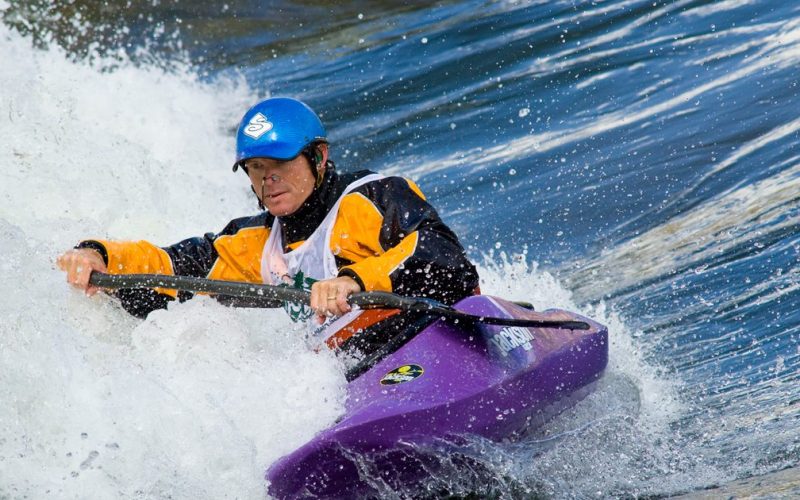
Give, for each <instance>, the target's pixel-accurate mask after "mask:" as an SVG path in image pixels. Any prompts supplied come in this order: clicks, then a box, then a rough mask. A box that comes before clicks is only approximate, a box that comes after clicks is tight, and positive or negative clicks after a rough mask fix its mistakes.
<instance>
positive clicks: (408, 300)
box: [89, 271, 590, 330]
mask: <svg viewBox="0 0 800 500" xmlns="http://www.w3.org/2000/svg"><path fill="white" fill-rule="evenodd" d="M89 283H90V284H92V285H94V286H98V287H101V288H113V289H118V288H166V289H170V290H180V291H185V292H206V293H212V294H215V295H223V296H232V297H245V298H247V299H248V302H249V303H250V304H252V305H254V306H258V305H262V307H275V304H276V302H294V303H298V304H306V305H308V304H309V303H310V301H311V294H309V293H308V292H306V291H304V290H299V289H297V288H291V287H288V286H276V285H262V284H257V283H243V282H239V281H221V280H210V279H205V278H195V277H193V276H168V275H160V274H105V273H100V272H97V271H95V272H93V273H92V274H91V276H90V277H89ZM348 302H349V303H350V304H351V305H357V306H359V307H361V308H362V309H400V310H403V311H414V312H421V313H427V314H430V315H433V316H440V317H442V318H445V319H448V320H453V321H465V322H470V323H483V324H486V325H501V326H522V327H538V328H565V329H570V330H588V329H589V328H590V326H589V324H588V323H585V322H583V321H570V320H567V321H559V320H538V319H521V318H496V317H491V316H476V315H474V314H468V313H464V312H461V311H457V310H456V309H453V308H452V307H450V306H447V305H445V304H442V303H440V302H437V301H435V300H431V299H425V298H418V297H403V296H400V295H396V294H393V293H388V292H359V293H354V294H353V295H351V296H350V297H349V300H348Z"/></svg>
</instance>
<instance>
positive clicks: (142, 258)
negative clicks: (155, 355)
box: [76, 215, 269, 318]
mask: <svg viewBox="0 0 800 500" xmlns="http://www.w3.org/2000/svg"><path fill="white" fill-rule="evenodd" d="M268 233H269V230H268V229H267V228H266V226H265V222H264V216H263V215H262V216H256V217H245V218H242V219H236V220H234V221H231V222H230V223H229V224H228V225H227V226H226V227H225V229H223V230H222V231H221V232H220V233H217V234H214V233H207V234H206V235H204V236H201V237H196V238H189V239H185V240H183V241H180V242H178V243H176V244H174V245H170V246H167V247H159V246H156V245H154V244H152V243H149V242H147V241H112V240H99V239H98V240H86V241H82V242H81V243H79V244H78V245H77V246H76V248H92V249H94V250H97V251H98V252H99V253H100V254H101V255H102V256H103V260H105V262H106V266H107V267H108V272H109V273H111V274H138V273H147V274H165V275H176V276H194V277H200V278H205V277H208V278H212V279H225V280H230V281H249V282H252V281H260V257H261V254H260V249H261V248H262V247H263V241H266V236H267V235H268ZM114 295H115V296H116V297H117V298H119V300H120V303H121V304H122V306H123V307H124V308H125V310H127V311H128V312H129V313H131V314H132V315H134V316H137V317H142V318H143V317H145V316H147V315H148V314H149V313H150V312H152V311H154V310H156V309H163V308H166V307H167V304H168V303H169V302H170V301H172V300H175V299H178V300H180V301H184V300H187V299H189V298H191V297H192V296H193V294H192V293H190V292H177V291H175V290H166V289H162V288H156V289H153V290H149V289H120V290H116V291H115V292H114ZM227 302H231V301H227Z"/></svg>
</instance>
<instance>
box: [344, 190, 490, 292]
mask: <svg viewBox="0 0 800 500" xmlns="http://www.w3.org/2000/svg"><path fill="white" fill-rule="evenodd" d="M331 246H332V249H333V250H334V254H337V253H338V255H337V257H339V259H340V261H342V262H343V263H345V265H343V266H341V267H340V271H339V275H340V276H350V277H352V278H353V279H355V280H356V281H358V282H359V284H360V285H361V287H362V289H364V290H367V291H372V290H379V291H391V292H395V293H398V294H401V295H408V296H418V297H429V298H432V299H435V300H439V301H441V302H444V303H447V304H452V303H454V302H457V301H458V300H460V299H462V298H464V297H466V296H468V295H472V294H474V293H475V291H476V289H477V287H478V273H477V270H476V269H475V266H474V265H473V264H472V263H471V262H470V261H469V260H468V259H467V256H466V253H465V251H464V248H463V247H462V246H461V244H460V243H459V241H458V238H457V237H456V235H455V234H454V233H453V232H452V231H451V230H450V228H448V227H447V226H446V225H445V224H444V222H442V220H441V219H440V218H439V215H438V214H437V213H436V210H435V209H434V208H433V207H432V206H431V205H430V204H429V203H428V202H427V201H425V198H424V196H423V195H422V193H421V192H420V190H419V188H418V187H417V186H416V185H415V184H413V183H412V182H411V181H408V180H406V179H402V178H399V177H389V178H386V179H382V180H380V181H376V182H371V183H369V184H366V185H364V186H362V187H361V188H359V189H358V190H356V191H355V192H353V193H351V194H348V195H347V196H346V197H345V198H344V199H343V200H342V206H341V207H340V210H339V216H337V221H336V224H335V225H334V230H333V237H332V241H331ZM348 262H349V263H348Z"/></svg>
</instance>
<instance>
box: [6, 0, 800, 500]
mask: <svg viewBox="0 0 800 500" xmlns="http://www.w3.org/2000/svg"><path fill="white" fill-rule="evenodd" d="M0 3H2V2H0ZM4 7H5V11H4V12H3V21H4V23H5V24H6V25H7V26H8V27H9V29H11V30H13V31H15V32H18V33H21V34H22V36H23V37H24V38H25V39H26V40H31V41H32V42H33V43H34V44H36V45H37V46H38V47H40V48H43V49H47V48H53V47H56V46H60V47H62V49H60V50H63V51H64V54H65V57H67V58H69V59H74V60H76V61H89V62H86V64H90V63H91V61H92V60H93V58H94V60H96V61H100V62H101V63H102V64H103V65H105V68H104V69H103V71H107V72H110V73H113V72H114V71H115V66H114V63H113V61H114V60H115V59H114V58H115V57H117V58H119V59H120V60H123V59H124V60H125V61H133V62H132V64H134V65H138V66H140V67H153V68H162V69H165V71H167V72H169V71H183V72H185V71H189V72H191V73H193V74H195V75H197V78H198V79H199V81H201V82H212V83H213V82H218V81H223V80H226V81H227V80H231V81H239V82H244V83H242V85H246V86H247V87H248V88H249V89H251V91H252V92H253V94H255V95H259V96H266V95H290V96H295V97H298V98H301V99H303V100H305V101H307V102H308V103H309V104H310V105H311V106H312V107H313V108H315V109H316V110H318V111H319V112H320V114H321V116H322V119H323V121H324V122H325V123H326V125H327V127H328V130H329V133H330V137H331V142H332V147H333V157H334V158H335V159H336V160H337V165H338V166H339V168H340V169H343V170H349V169H357V168H371V169H374V170H379V171H382V172H385V173H390V174H397V175H407V176H410V177H412V178H414V179H415V180H416V181H417V182H418V183H419V184H420V186H421V188H422V189H423V191H425V192H426V193H427V194H428V196H429V199H430V200H431V201H432V202H433V203H434V205H435V206H436V207H437V208H438V209H439V211H440V214H441V215H442V217H443V218H444V219H445V221H446V222H448V223H449V224H450V225H451V226H452V227H453V228H454V229H455V231H456V232H457V233H458V234H459V236H460V238H461V240H462V242H463V243H464V245H465V246H466V247H467V248H468V250H469V253H470V255H471V256H472V257H473V258H474V259H475V260H476V261H479V262H490V261H497V260H502V259H517V260H519V259H523V260H526V261H527V262H529V263H536V264H535V265H536V266H539V268H540V269H542V270H545V271H547V272H548V273H551V274H552V275H553V276H554V277H555V278H557V280H558V281H559V282H560V283H561V284H562V285H563V286H564V287H565V288H566V289H567V290H568V291H570V292H571V294H572V297H573V299H574V300H575V301H576V302H577V303H578V304H582V305H592V306H595V305H597V306H598V307H603V308H605V309H606V310H609V311H613V312H614V314H616V315H618V316H619V317H620V318H622V320H623V321H624V324H625V325H626V328H627V329H628V330H629V331H630V332H632V334H631V343H632V346H633V349H635V351H636V352H637V353H639V355H640V356H641V358H642V359H643V360H644V362H645V363H646V364H647V365H648V366H650V367H652V369H653V370H654V372H655V373H656V374H657V376H658V377H659V378H661V379H663V380H668V381H670V384H671V385H672V386H673V387H674V388H675V391H676V393H677V396H676V397H677V399H678V400H679V401H680V405H681V410H680V411H679V412H677V414H674V415H672V416H670V417H669V419H668V422H666V424H665V426H666V428H667V429H668V430H669V431H668V433H667V434H666V435H660V437H659V438H658V439H649V438H648V430H647V428H646V426H645V427H644V428H643V427H642V426H640V425H637V424H636V422H635V419H634V421H632V420H630V419H626V418H619V419H618V420H615V421H613V422H608V421H604V422H603V423H602V424H598V427H597V428H594V429H589V430H587V431H586V432H584V433H583V434H584V435H583V437H581V438H574V437H571V435H566V434H565V436H566V437H563V439H562V440H561V442H560V444H559V446H560V447H561V448H560V449H561V450H562V451H558V452H553V451H552V450H543V449H542V447H541V446H542V443H543V442H544V441H543V440H536V441H535V444H534V442H530V443H528V444H527V445H526V444H525V443H522V444H517V445H514V446H509V447H507V448H501V449H498V450H495V451H494V452H493V453H494V456H493V457H491V458H490V459H489V463H490V464H492V465H490V469H491V470H493V471H494V474H495V477H496V478H502V480H501V479H497V480H496V481H495V482H493V483H492V484H491V485H490V486H484V487H485V488H489V489H488V490H487V489H483V490H482V489H481V487H480V486H479V485H478V483H475V484H473V483H470V484H466V483H462V484H461V485H459V484H458V478H449V479H448V480H447V481H445V483H444V487H447V488H449V489H450V490H451V491H454V492H456V493H469V492H470V491H477V492H478V494H495V495H500V496H509V497H516V496H544V497H556V498H558V497H575V498H586V497H598V496H599V497H606V496H621V497H637V496H654V497H660V496H668V495H672V494H678V493H683V492H686V491H691V490H697V489H702V488H706V487H710V486H714V485H716V484H719V483H721V482H726V481H730V480H733V479H737V478H747V477H751V476H756V475H760V474H764V473H768V472H772V471H776V470H781V469H784V468H787V467H794V466H797V465H798V463H800V262H799V261H800V114H798V111H799V110H800V95H799V92H800V89H799V88H798V81H799V80H800V71H798V68H800V4H798V3H797V2H781V1H769V0H722V1H708V0H676V1H661V0H647V1H639V0H613V1H578V0H571V1H563V0H562V1H511V0H509V1H499V0H498V1H478V0H465V1H443V2H422V1H412V2H402V3H401V2H388V1H386V2H384V1H374V2H373V1H370V2H367V1H355V2H350V3H348V4H347V5H338V6H335V7H334V6H332V5H331V4H329V3H327V2H314V1H271V2H270V1H268V2H256V1H235V0H230V1H228V2H224V3H221V2H205V1H203V2H188V1H184V2H168V1H157V0H155V1H152V2H129V5H128V6H127V7H126V8H122V7H115V6H114V5H113V4H108V5H106V6H105V7H97V6H91V5H85V4H82V3H80V2H75V3H69V4H67V5H64V6H50V5H49V3H46V2H41V3H37V2H14V1H12V2H8V3H7V5H4ZM91 64H94V63H91ZM126 64H127V63H126ZM176 68H177V69H176ZM229 111H230V116H228V117H226V119H227V120H228V121H227V122H225V124H224V126H223V128H224V129H225V133H226V134H228V135H232V132H233V130H234V127H235V126H236V121H235V119H236V118H235V117H236V116H238V115H239V114H240V112H241V110H240V109H231V110H229ZM213 119H216V118H213ZM200 229H201V230H214V229H215V228H214V227H210V228H206V227H203V228H200ZM532 265H533V264H532ZM508 279H513V276H508ZM613 355H614V353H613V352H612V356H613ZM639 390H640V391H645V390H646V388H642V387H640V388H639ZM651 397H657V396H651ZM567 434H569V433H567ZM587 434H588V435H589V437H586V435H587ZM620 436H627V438H622V437H620ZM617 440H619V441H620V443H621V444H620V443H616V444H615V442H616V441H617ZM570 447H572V450H573V452H574V453H583V456H582V457H579V458H576V457H575V456H571V455H570V452H569V449H570ZM593 460H594V461H595V465H592V464H591V463H590V462H591V461H593ZM527 462H530V463H537V464H538V465H535V466H534V465H531V466H530V467H526V466H523V465H520V463H527ZM515 464H516V465H515ZM554 471H560V472H554ZM565 471H566V472H565ZM440 486H441V485H440ZM471 488H472V490H470V489H471ZM0 492H2V490H0Z"/></svg>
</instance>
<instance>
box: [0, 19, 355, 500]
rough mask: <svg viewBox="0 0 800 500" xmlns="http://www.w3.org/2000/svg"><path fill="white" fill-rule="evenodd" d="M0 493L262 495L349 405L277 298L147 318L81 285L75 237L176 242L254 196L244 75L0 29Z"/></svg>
mask: <svg viewBox="0 0 800 500" xmlns="http://www.w3.org/2000/svg"><path fill="white" fill-rule="evenodd" d="M0 60H2V61H4V64H3V71H2V72H0V89H2V91H0V136H2V137H3V145H2V146H1V147H0V164H1V165H2V169H3V182H2V184H1V187H0V247H1V249H2V253H3V262H2V264H0V266H2V271H3V276H4V279H3V281H2V287H3V289H2V295H3V300H2V301H1V302H0V401H2V402H3V404H2V405H0V497H5V496H10V497H13V498H21V497H26V496H27V497H29V498H43V497H45V496H47V495H52V496H55V497H57V498H130V497H158V498H165V497H172V498H222V497H238V498H258V497H263V495H264V492H265V483H264V481H263V473H264V469H265V467H266V466H267V465H268V464H270V463H271V462H273V461H274V460H275V459H277V458H278V457H279V456H281V455H283V454H285V453H287V452H288V451H290V450H292V449H294V448H296V447H298V446H300V445H301V444H303V443H304V442H305V441H307V440H308V439H309V438H310V437H311V436H312V435H313V434H314V433H315V432H316V431H318V430H320V429H322V428H324V427H326V426H328V425H329V424H330V423H331V422H332V421H333V419H334V418H335V417H336V416H337V415H338V414H339V413H340V412H341V405H342V397H343V395H344V377H343V375H342V373H341V370H340V368H339V364H338V363H337V361H336V360H335V359H333V357H332V356H330V355H328V354H325V353H321V354H315V353H313V352H310V351H309V350H308V349H307V347H306V345H305V343H304V342H303V340H302V335H301V334H300V333H299V332H297V331H295V329H294V328H293V327H292V326H291V325H290V324H289V322H288V321H287V320H286V318H285V317H284V315H283V314H281V312H280V311H257V310H234V309H229V308H225V307H222V306H221V305H219V304H217V303H216V302H214V301H213V300H210V299H200V300H193V301H190V302H187V303H184V304H176V305H174V306H173V307H170V309H169V310H167V311H160V312H157V313H154V314H152V315H150V317H149V318H148V319H147V320H146V321H144V322H140V321H137V320H134V319H132V318H130V317H129V316H128V315H127V313H125V312H124V311H122V310H121V309H120V308H119V307H118V306H116V305H115V304H114V302H113V301H112V300H111V299H109V298H107V297H101V296H97V297H95V298H92V299H89V298H87V297H84V296H83V295H81V294H80V293H77V292H74V291H72V290H70V289H69V287H68V286H67V285H66V283H65V282H64V277H63V274H62V273H61V272H59V271H56V270H55V269H54V265H53V261H54V259H55V257H56V256H57V255H58V254H59V253H60V252H62V251H63V250H65V249H68V248H70V247H71V246H72V245H74V244H75V243H76V242H77V241H79V240H80V239H81V238H85V237H112V238H118V239H119V238H131V237H137V238H144V239H148V240H150V241H153V242H156V243H158V244H169V243H173V242H175V241H177V240H179V239H182V238H184V237H187V236H191V235H196V234H202V233H203V232H204V231H218V230H220V229H222V227H223V225H224V224H225V223H227V221H228V220H230V219H232V218H234V217H236V216H241V215H246V214H247V213H252V212H253V211H254V210H253V209H254V208H255V206H254V204H253V202H252V199H251V195H250V194H249V190H248V189H247V183H246V182H245V180H244V178H243V177H242V176H241V174H239V175H235V174H233V173H232V172H231V171H230V165H231V164H232V156H233V154H232V149H233V142H232V138H231V133H230V129H231V128H233V127H234V126H235V124H236V120H238V117H239V115H240V113H241V112H242V110H244V109H246V107H247V105H248V104H250V103H252V102H253V101H254V100H255V99H256V98H257V97H256V96H254V95H253V92H251V91H250V90H249V89H248V88H247V86H246V85H245V84H243V83H242V82H237V81H218V82H203V81H200V80H198V78H196V77H195V76H194V75H193V74H192V73H191V72H190V71H185V72H181V71H177V72H173V73H166V72H164V71H162V70H158V69H154V68H147V67H135V66H134V65H132V64H128V65H125V64H123V65H121V66H120V67H119V68H118V69H117V70H115V71H113V72H101V71H98V70H96V69H94V68H93V67H90V66H89V65H88V64H82V63H74V62H70V61H68V59H67V57H66V56H65V54H63V53H62V52H61V51H59V50H58V49H51V50H48V51H40V50H34V49H33V48H31V46H30V43H29V42H28V41H27V40H25V39H23V38H22V37H20V36H18V35H16V34H14V33H11V32H9V31H8V30H7V29H6V28H5V27H3V26H1V25H0Z"/></svg>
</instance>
